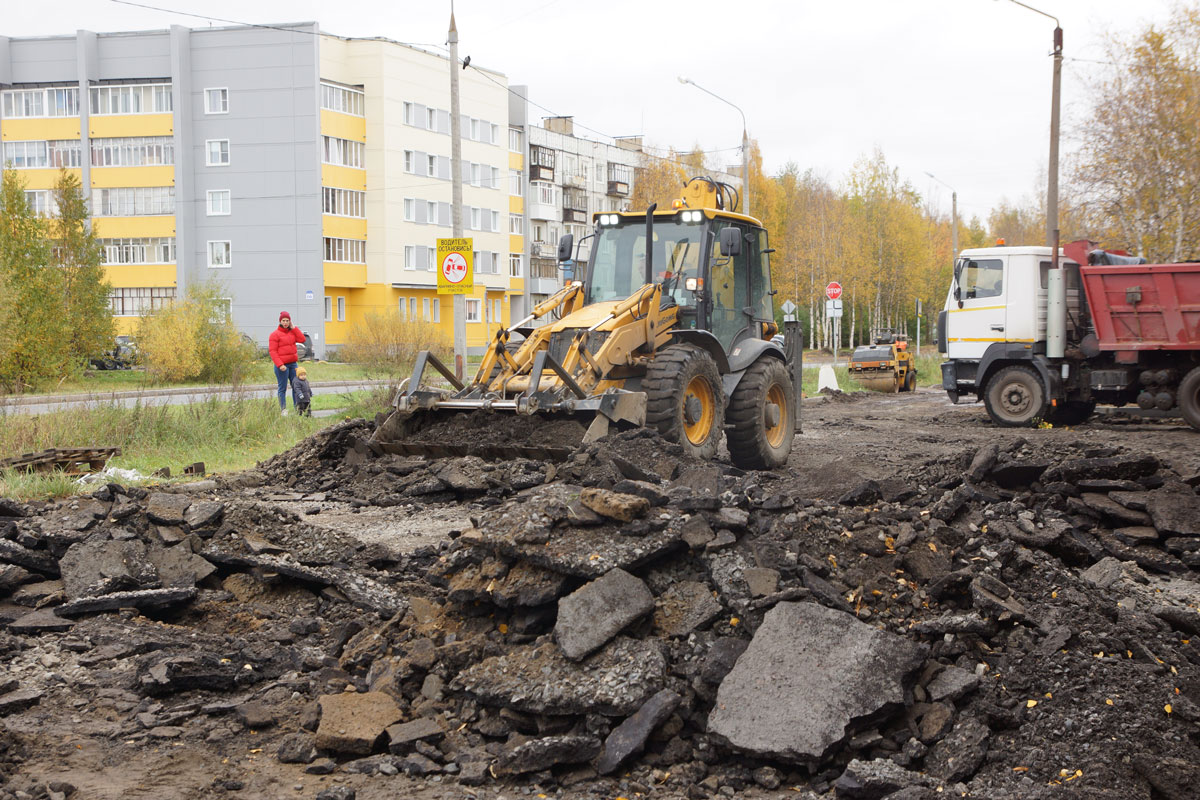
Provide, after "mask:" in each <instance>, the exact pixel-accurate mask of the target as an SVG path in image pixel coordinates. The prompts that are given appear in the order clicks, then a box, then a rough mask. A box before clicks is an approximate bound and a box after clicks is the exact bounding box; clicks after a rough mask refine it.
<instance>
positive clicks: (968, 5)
mask: <svg viewBox="0 0 1200 800" xmlns="http://www.w3.org/2000/svg"><path fill="white" fill-rule="evenodd" d="M145 3H146V5H152V6H158V7H162V8H170V9H172V10H174V11H177V12H190V13H193V14H202V15H210V16H213V17H222V18H226V19H228V20H232V21H237V22H252V23H273V22H275V23H277V22H298V21H307V20H316V21H318V22H319V23H320V24H321V27H322V29H323V30H325V31H328V32H330V33H336V34H341V35H350V36H385V37H388V38H391V39H395V40H398V41H403V42H411V43H417V44H423V45H427V46H441V45H443V44H444V42H445V39H446V29H447V22H448V19H449V0H420V1H419V2H414V0H338V1H337V2H333V1H332V0H286V1H285V0H236V1H235V0H206V2H199V0H145ZM1030 5H1033V6H1035V7H1037V8H1040V9H1041V10H1043V11H1045V12H1047V13H1050V14H1054V15H1056V16H1057V17H1058V18H1059V20H1060V22H1061V24H1062V26H1063V30H1064V34H1065V47H1064V53H1065V55H1066V63H1065V65H1064V69H1063V109H1064V127H1065V126H1066V125H1069V124H1080V123H1082V122H1083V121H1084V120H1083V118H1084V116H1085V115H1086V113H1087V110H1088V97H1087V95H1086V89H1087V81H1088V80H1089V79H1091V78H1094V77H1095V76H1096V75H1097V74H1098V72H1099V71H1101V70H1103V69H1105V68H1104V67H1103V66H1099V65H1096V64H1092V63H1086V61H1081V60H1079V59H1084V60H1093V61H1095V60H1104V59H1105V55H1104V51H1103V47H1102V45H1103V41H1104V37H1106V36H1117V37H1122V36H1129V35H1131V34H1133V33H1135V32H1137V31H1138V30H1140V29H1141V28H1142V27H1144V26H1145V25H1147V24H1150V23H1159V22H1162V21H1163V20H1165V19H1166V18H1167V16H1168V14H1169V11H1170V9H1171V7H1172V6H1173V3H1172V2H1170V0H1033V2H1031V3H1030ZM455 8H456V14H457V19H458V30H459V37H460V55H463V56H465V55H470V56H471V59H472V62H473V63H475V64H477V65H479V66H486V67H489V68H491V69H495V70H498V71H500V72H503V73H505V74H506V75H507V76H508V78H509V82H510V83H511V84H528V85H529V87H530V99H531V101H532V102H534V103H536V104H538V105H540V106H543V107H544V108H545V109H548V110H541V109H539V108H536V107H535V108H533V109H532V112H533V114H534V118H535V119H536V118H537V117H538V116H549V115H550V114H551V112H552V113H553V114H555V115H570V116H574V117H575V120H576V124H577V128H576V133H577V134H582V135H591V134H589V133H588V132H587V131H584V130H582V129H581V128H580V127H579V126H586V127H587V128H590V129H592V130H594V131H597V132H600V133H603V134H606V135H609V136H622V135H636V134H642V135H643V136H644V137H645V139H646V141H647V142H648V143H650V144H653V145H658V146H674V147H677V148H682V149H689V148H691V147H692V146H693V145H697V144H698V145H700V146H701V147H702V148H703V149H705V150H713V151H720V152H718V153H717V154H716V155H714V158H716V159H718V161H719V162H721V163H726V162H728V163H740V155H739V153H738V151H737V147H738V145H739V144H740V143H741V132H742V123H741V117H740V116H739V115H738V113H737V111H735V110H734V109H733V108H730V107H729V106H727V105H725V104H723V103H721V102H720V101H718V100H714V99H713V98H711V97H709V96H708V95H706V94H704V93H703V92H700V91H698V90H697V89H696V88H694V87H692V86H687V85H682V84H680V83H679V81H678V80H677V78H678V76H680V75H683V76H686V77H689V78H691V79H692V80H693V81H695V82H696V83H698V84H700V85H702V86H704V87H705V88H706V89H708V90H710V91H712V92H714V93H716V94H718V95H720V96H722V97H724V98H726V99H728V100H729V101H731V102H733V103H735V104H737V105H738V106H740V107H741V108H742V110H743V111H744V112H745V115H746V119H747V125H748V127H749V130H750V135H751V136H752V137H754V138H756V139H757V140H758V141H759V143H760V145H761V147H762V150H763V156H764V160H765V166H766V168H767V170H768V171H772V172H773V171H775V170H777V169H779V168H780V167H781V166H782V165H784V164H785V163H787V162H789V161H791V162H795V163H796V164H798V165H799V166H800V167H801V169H807V168H813V169H815V170H816V171H818V172H819V173H820V174H822V175H825V176H826V177H828V178H829V179H830V180H833V181H835V182H838V181H840V180H841V179H842V177H843V176H844V175H845V174H846V172H847V171H848V170H849V169H850V167H851V166H852V165H853V164H854V162H855V161H856V160H857V159H858V158H859V157H861V156H863V155H867V154H870V153H871V152H872V151H873V150H874V149H875V148H876V147H878V148H880V149H881V150H882V151H883V152H884V154H885V155H886V157H887V159H888V161H889V162H890V163H891V164H893V165H894V166H896V167H898V168H899V169H900V171H901V174H902V175H903V176H904V177H905V178H907V179H908V180H909V181H911V182H912V184H913V185H914V186H915V187H916V188H917V190H918V191H919V192H921V194H922V195H925V196H928V197H929V198H930V199H931V201H932V202H933V203H934V205H935V206H936V207H939V208H941V209H942V210H943V211H944V212H945V213H949V205H950V192H949V190H947V189H945V188H943V187H941V186H939V185H938V184H936V183H934V182H933V181H931V180H930V179H929V178H928V177H926V175H925V173H926V172H932V173H933V174H935V175H936V176H937V177H938V178H940V179H941V180H943V181H945V182H946V183H947V184H949V185H951V186H953V187H954V188H955V189H957V191H958V200H959V213H960V214H961V215H962V216H964V217H965V218H969V217H970V216H971V215H973V214H978V215H979V216H980V217H981V218H984V217H986V214H987V211H988V210H989V209H990V208H991V207H993V206H994V205H995V204H997V203H998V202H1000V201H1001V199H1002V198H1008V199H1009V200H1012V201H1017V200H1020V199H1022V198H1025V197H1030V196H1032V195H1033V194H1034V192H1035V191H1036V190H1037V189H1038V186H1039V184H1040V183H1041V178H1040V176H1042V175H1043V174H1044V172H1045V169H1046V163H1047V148H1048V142H1049V124H1050V122H1049V120H1050V83H1051V67H1052V61H1051V59H1050V57H1049V53H1050V50H1051V47H1052V34H1053V29H1054V23H1053V22H1052V21H1051V20H1050V19H1047V18H1046V17H1043V16H1040V15H1038V14H1036V13H1034V12H1033V11H1029V10H1027V9H1025V8H1021V7H1020V6H1018V5H1015V4H1014V3H1013V2H1010V0H819V1H818V0H790V2H789V1H788V0H780V1H768V0H742V2H712V0H692V1H691V2H664V1H663V0H608V1H607V2H595V1H594V0H593V1H592V2H586V3H585V2H580V1H579V0H499V1H498V0H457V2H456V6H455ZM49 10H52V12H53V13H47V12H48V11H49ZM171 24H182V25H189V26H192V27H200V26H204V25H207V24H210V23H209V22H207V21H206V20H204V19H199V18H196V17H191V16H183V15H181V14H177V13H164V12H162V11H157V10H152V9H149V8H136V7H132V6H129V5H121V4H118V3H116V2H113V1H112V0H54V2H52V3H49V4H43V3H30V2H17V0H12V1H11V2H8V3H6V4H5V12H4V14H3V17H2V18H0V34H3V35H7V36H30V35H42V34H62V33H71V32H73V31H74V30H75V29H77V28H83V29H87V30H93V31H113V30H138V29H149V28H162V27H166V26H168V25H171ZM212 24H222V23H219V22H214V23H212ZM431 49H432V47H431ZM597 138H599V137H597ZM1063 150H1064V153H1066V152H1069V150H1070V142H1069V140H1066V139H1064V143H1063Z"/></svg>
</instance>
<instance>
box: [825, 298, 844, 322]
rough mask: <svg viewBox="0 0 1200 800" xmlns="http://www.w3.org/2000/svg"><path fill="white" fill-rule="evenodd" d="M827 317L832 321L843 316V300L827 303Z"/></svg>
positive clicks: (828, 301)
mask: <svg viewBox="0 0 1200 800" xmlns="http://www.w3.org/2000/svg"><path fill="white" fill-rule="evenodd" d="M825 316H827V317H829V318H830V319H834V318H836V317H840V316H842V301H841V300H826V301H825Z"/></svg>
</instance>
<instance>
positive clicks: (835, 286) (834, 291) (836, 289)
mask: <svg viewBox="0 0 1200 800" xmlns="http://www.w3.org/2000/svg"><path fill="white" fill-rule="evenodd" d="M825 296H826V297H828V298H829V299H830V300H837V299H838V298H839V297H841V296H842V285H841V284H840V283H838V282H837V281H830V282H829V285H828V286H826V287H825Z"/></svg>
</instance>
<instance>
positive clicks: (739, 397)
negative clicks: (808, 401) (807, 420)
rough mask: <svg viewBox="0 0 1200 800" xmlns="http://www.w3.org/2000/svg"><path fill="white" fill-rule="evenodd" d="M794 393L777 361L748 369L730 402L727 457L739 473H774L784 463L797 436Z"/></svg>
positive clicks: (765, 360) (765, 361)
mask: <svg viewBox="0 0 1200 800" xmlns="http://www.w3.org/2000/svg"><path fill="white" fill-rule="evenodd" d="M795 408H796V389H795V387H794V386H793V385H792V378H791V375H789V374H788V369H787V366H786V365H785V364H784V363H783V362H782V361H780V360H778V359H776V358H761V359H759V360H758V361H756V362H754V363H753V364H751V365H750V367H749V368H748V369H747V370H746V374H745V375H743V376H742V379H741V381H739V382H738V385H737V388H736V389H734V390H733V396H732V397H730V398H729V414H728V420H729V429H728V431H727V434H726V437H727V439H728V441H729V457H730V458H731V459H732V460H733V463H734V464H735V465H736V466H738V467H741V468H742V469H775V468H776V467H781V466H783V465H784V464H786V463H787V460H788V456H789V455H790V454H791V452H792V439H793V437H794V436H795V433H796V422H795V418H794V414H795Z"/></svg>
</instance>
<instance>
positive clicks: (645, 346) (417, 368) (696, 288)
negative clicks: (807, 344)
mask: <svg viewBox="0 0 1200 800" xmlns="http://www.w3.org/2000/svg"><path fill="white" fill-rule="evenodd" d="M674 206H675V207H674V208H672V209H670V210H659V209H658V208H657V206H651V207H650V208H649V209H647V210H646V212H645V213H644V214H641V213H634V212H600V213H597V214H594V215H593V223H594V228H593V232H592V233H591V234H590V235H589V236H587V237H584V239H590V240H591V243H590V248H589V250H590V253H589V254H588V256H587V259H586V265H585V268H584V271H583V278H584V280H582V281H573V282H571V283H570V284H569V285H567V286H564V287H563V288H562V289H561V290H559V291H558V292H557V293H556V294H554V295H553V296H552V297H550V298H548V299H547V300H545V301H543V302H542V303H540V304H538V306H537V307H536V308H534V309H533V312H532V313H531V314H530V315H529V316H528V317H526V318H525V319H523V320H521V321H520V322H518V323H516V324H515V325H513V326H512V327H510V328H507V329H503V328H502V329H501V330H499V331H498V332H497V333H496V335H495V337H494V338H493V339H492V341H491V343H490V344H489V345H488V347H487V349H486V352H485V354H484V357H483V361H482V363H481V364H480V366H479V370H478V372H477V373H476V374H475V377H474V379H472V380H471V381H470V382H469V383H463V382H461V381H459V380H457V379H456V378H455V376H454V374H453V373H452V372H451V371H450V370H449V369H448V368H447V367H446V366H445V365H444V364H442V362H441V361H440V360H438V359H437V358H436V357H435V356H434V355H433V354H432V353H429V352H427V351H426V352H422V353H420V354H419V356H418V357H417V360H416V363H415V365H414V368H413V373H412V376H411V377H410V378H408V380H407V382H406V383H405V384H403V385H402V386H401V388H400V391H399V392H397V395H396V399H395V403H394V406H395V410H394V412H393V413H392V415H391V416H390V417H389V418H388V419H387V420H386V421H385V422H384V424H383V425H381V426H380V428H379V430H378V431H377V432H376V435H375V437H374V441H375V442H376V443H377V446H378V447H380V449H382V450H384V451H387V452H393V453H416V454H424V455H433V456H437V455H462V454H479V455H483V456H497V457H513V456H528V457H537V458H553V457H565V456H566V455H567V454H569V453H570V452H571V450H572V448H573V447H575V446H577V445H578V444H579V443H580V442H579V441H563V440H562V436H561V435H560V433H559V432H560V431H561V430H562V428H561V427H558V428H554V430H555V434H554V435H553V436H548V435H546V431H547V430H549V428H548V427H546V426H543V425H542V422H541V420H545V419H547V418H550V419H554V418H570V419H575V420H579V421H580V422H582V423H583V424H582V425H581V426H575V427H576V428H577V429H578V430H579V431H580V433H581V437H580V439H581V440H582V441H591V440H595V439H597V438H600V437H601V436H604V435H605V434H606V433H608V432H609V430H611V429H613V428H614V426H615V427H630V426H649V427H652V428H654V429H656V430H657V431H659V432H660V433H661V434H662V435H663V436H665V437H666V438H668V439H670V440H672V441H675V442H678V443H679V444H680V445H682V446H683V448H684V449H685V451H687V452H688V453H689V454H690V455H693V456H697V457H700V458H706V459H710V458H713V457H714V456H715V455H716V453H717V448H718V445H719V443H720V439H721V436H722V434H724V435H725V437H726V440H727V445H728V449H729V455H730V458H731V460H732V461H733V463H734V464H735V465H737V466H739V467H742V468H745V469H770V468H774V467H778V466H780V465H782V464H784V463H785V462H786V461H787V458H788V454H789V453H790V452H791V449H792V439H793V437H794V434H795V432H796V431H797V430H799V419H800V414H799V410H800V407H799V404H798V398H799V396H800V374H801V372H800V370H801V366H802V365H801V355H800V352H801V351H800V336H799V329H798V326H796V325H795V323H789V325H788V328H789V330H788V334H789V336H787V337H785V345H784V346H782V347H781V346H780V345H779V344H776V343H774V342H772V341H771V338H772V336H773V335H774V334H776V333H777V332H778V329H777V326H776V324H775V322H774V307H773V302H772V297H773V295H774V294H775V293H774V292H773V291H772V290H771V271H770V261H769V258H770V256H769V254H770V253H771V252H773V251H772V250H771V249H770V248H769V247H768V246H767V232H766V231H765V230H764V229H763V227H762V225H761V224H760V223H759V222H758V221H757V220H755V219H753V218H751V217H748V216H745V215H743V214H739V213H736V211H733V210H730V209H731V208H736V206H737V197H736V192H735V191H734V190H733V189H732V188H731V187H729V186H727V185H725V184H722V183H719V182H716V181H714V180H712V179H710V178H693V179H691V180H690V181H688V182H687V183H686V184H685V185H684V188H683V191H682V197H681V198H680V199H679V200H676V201H675V203H674ZM582 244H583V240H581V241H580V242H578V243H576V242H575V241H574V239H573V237H572V236H571V235H570V234H567V235H566V236H564V237H563V238H562V240H561V241H560V242H559V246H558V260H559V261H560V262H567V261H572V260H574V259H575V258H576V257H577V256H578V254H579V250H580V249H581V245H582ZM580 266H584V265H580ZM542 321H547V322H546V323H545V324H540V325H537V326H533V325H532V323H536V322H542ZM522 337H523V338H522ZM431 368H432V370H436V371H437V372H438V373H441V376H442V378H443V379H444V383H443V384H442V385H441V386H436V385H432V384H430V383H429V382H428V381H427V377H428V376H427V374H426V373H427V372H430V371H431ZM445 384H449V386H450V387H451V388H445ZM467 414H470V415H472V417H471V420H470V423H468V424H464V425H458V427H455V425H456V423H454V422H451V423H450V424H449V425H447V424H446V417H447V416H448V415H458V417H457V418H458V420H459V422H461V421H462V419H463V415H467ZM479 414H493V415H503V414H508V415H517V416H518V417H527V418H531V419H537V420H539V422H537V423H536V424H534V425H532V426H526V427H525V428H524V429H523V430H524V431H525V433H524V434H523V436H524V440H523V441H512V442H506V443H504V444H502V445H497V444H496V443H495V442H494V441H492V440H491V439H490V438H488V437H481V436H473V435H471V433H470V432H471V431H472V430H476V431H479V430H481V427H482V426H480V425H479V424H478V418H477V417H475V416H474V415H479ZM487 427H489V428H491V429H498V428H502V427H504V426H503V425H491V426H487ZM431 428H432V429H434V430H435V431H436V433H435V435H430V433H429V431H430V430H431ZM539 434H540V435H539Z"/></svg>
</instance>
